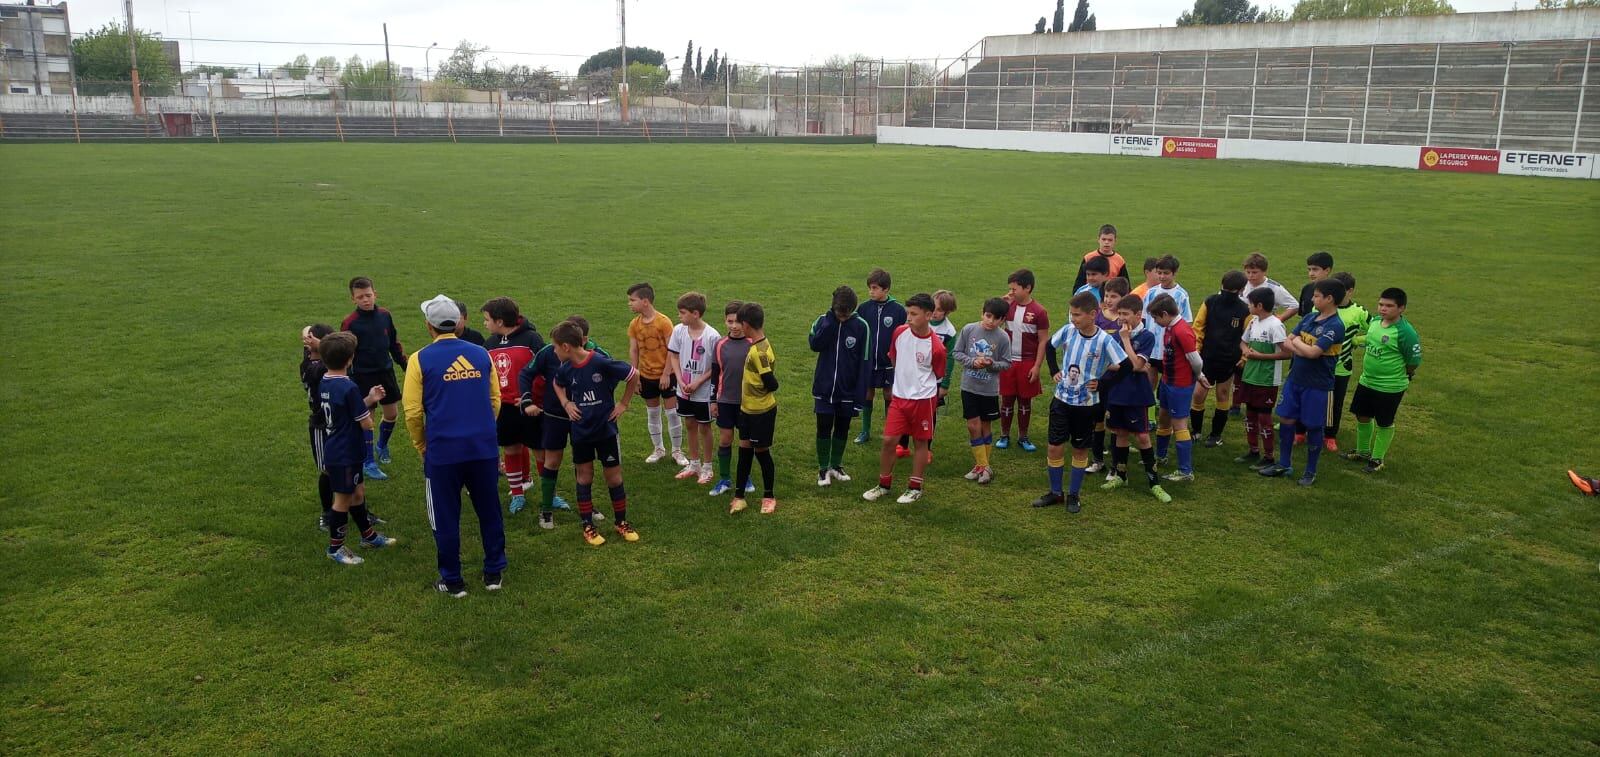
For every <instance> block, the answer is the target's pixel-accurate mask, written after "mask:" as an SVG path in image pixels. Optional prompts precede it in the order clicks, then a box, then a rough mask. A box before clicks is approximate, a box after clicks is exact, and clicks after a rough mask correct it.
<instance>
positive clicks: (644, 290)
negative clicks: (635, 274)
mask: <svg viewBox="0 0 1600 757" xmlns="http://www.w3.org/2000/svg"><path fill="white" fill-rule="evenodd" d="M634 295H638V297H639V299H641V300H644V301H646V302H649V303H650V304H652V305H654V304H656V288H655V287H653V286H650V282H648V281H641V282H639V283H637V284H634V285H633V286H631V287H628V296H629V297H632V296H634Z"/></svg>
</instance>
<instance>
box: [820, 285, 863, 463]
mask: <svg viewBox="0 0 1600 757" xmlns="http://www.w3.org/2000/svg"><path fill="white" fill-rule="evenodd" d="M856 304H857V303H856V290H854V289H851V288H850V287H847V286H841V287H839V288H838V289H835V290H833V307H832V308H831V309H829V311H828V312H826V313H823V314H822V315H819V316H817V320H816V321H814V322H812V324H811V335H810V337H809V341H810V343H811V351H812V352H815V353H817V368H816V371H815V372H814V373H813V374H812V378H811V398H812V399H813V400H814V403H815V407H814V410H815V411H816V414H817V486H828V485H830V484H832V483H833V482H835V481H838V482H841V483H842V482H845V481H849V480H850V475H849V474H847V473H845V472H844V446H845V440H846V439H848V438H849V437H850V421H851V420H853V419H854V418H855V417H856V411H857V408H858V407H859V406H860V405H861V404H862V403H863V402H865V401H866V398H867V387H868V381H869V379H870V378H871V373H872V362H871V353H870V352H869V351H868V350H869V349H870V348H871V341H872V331H871V328H870V327H869V326H868V325H867V322H866V320H864V319H863V318H862V317H861V316H859V315H857V314H856Z"/></svg>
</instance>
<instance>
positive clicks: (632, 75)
mask: <svg viewBox="0 0 1600 757" xmlns="http://www.w3.org/2000/svg"><path fill="white" fill-rule="evenodd" d="M666 88H667V68H666V67H665V66H652V65H650V64H649V63H633V62H631V61H630V62H629V63H628V92H629V93H630V94H632V95H633V96H635V97H650V96H652V95H659V94H661V93H662V92H664V91H666Z"/></svg>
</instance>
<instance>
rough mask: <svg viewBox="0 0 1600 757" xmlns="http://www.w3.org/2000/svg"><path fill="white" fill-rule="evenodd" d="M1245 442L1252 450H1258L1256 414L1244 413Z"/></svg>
mask: <svg viewBox="0 0 1600 757" xmlns="http://www.w3.org/2000/svg"><path fill="white" fill-rule="evenodd" d="M1244 443H1245V444H1247V445H1249V446H1250V451H1251V452H1255V451H1256V414H1255V413H1245V415H1244Z"/></svg>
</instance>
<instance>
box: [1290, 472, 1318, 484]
mask: <svg viewBox="0 0 1600 757" xmlns="http://www.w3.org/2000/svg"><path fill="white" fill-rule="evenodd" d="M1316 482H1317V474H1315V473H1307V474H1305V475H1304V476H1301V477H1300V480H1299V481H1296V482H1295V483H1296V484H1298V485H1300V486H1310V485H1312V484H1315V483H1316Z"/></svg>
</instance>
